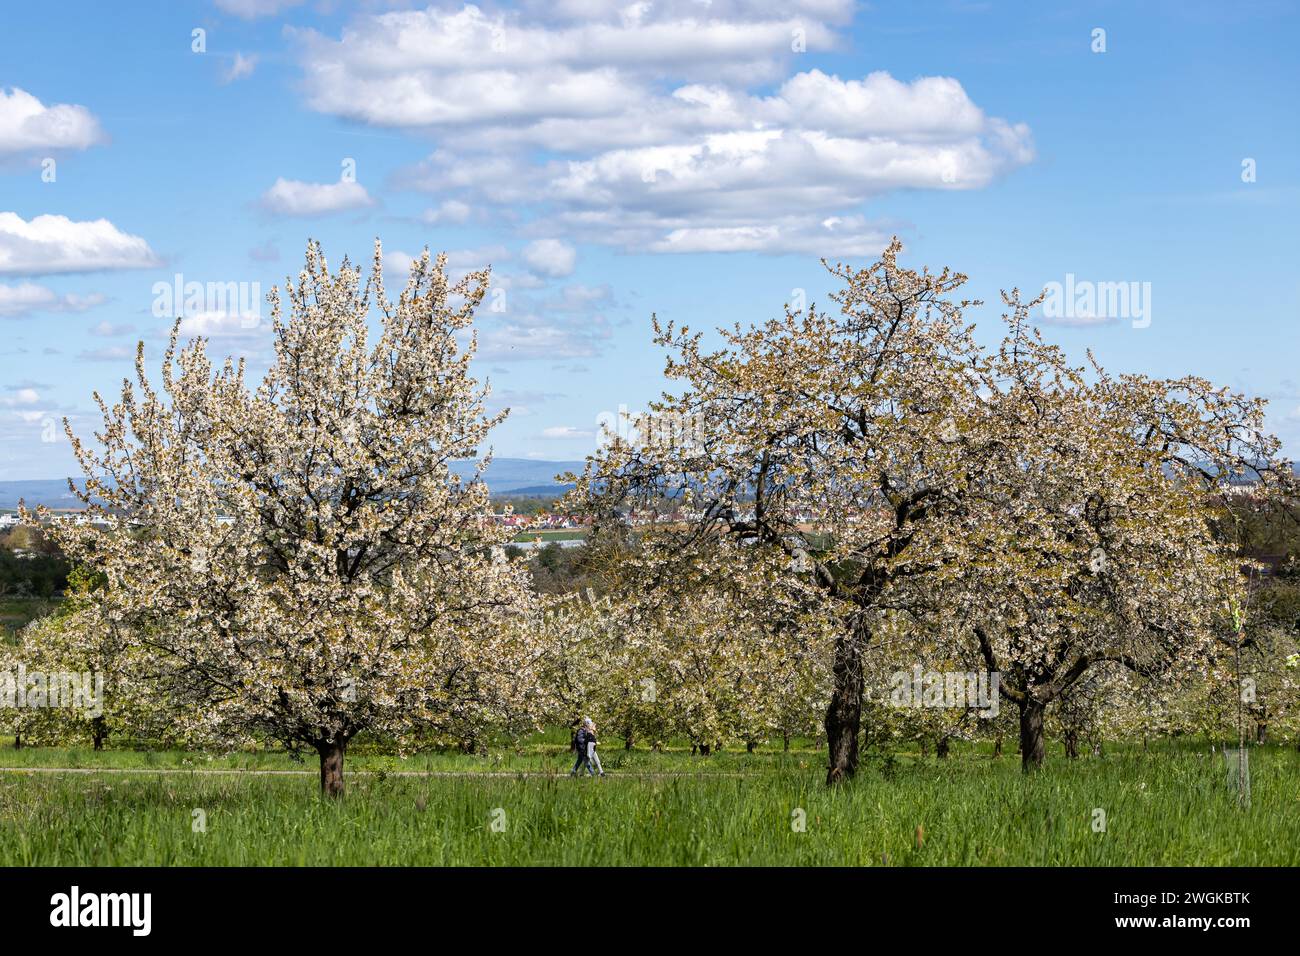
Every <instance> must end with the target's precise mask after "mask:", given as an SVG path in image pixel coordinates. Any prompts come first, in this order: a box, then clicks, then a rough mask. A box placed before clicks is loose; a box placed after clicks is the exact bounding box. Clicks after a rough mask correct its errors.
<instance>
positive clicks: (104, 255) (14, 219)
mask: <svg viewBox="0 0 1300 956" xmlns="http://www.w3.org/2000/svg"><path fill="white" fill-rule="evenodd" d="M159 264H160V261H159V259H158V257H157V256H156V255H155V254H154V252H153V250H152V249H150V248H149V244H148V243H147V242H145V241H144V240H143V239H141V238H140V237H139V236H132V235H129V234H128V233H124V232H122V231H121V230H119V229H118V228H117V227H116V226H114V225H113V224H112V223H111V222H109V221H108V220H107V219H95V220H93V221H86V222H74V221H73V220H71V219H69V218H67V217H66V216H51V215H44V216H36V217H35V218H34V219H32V220H31V222H27V221H25V220H24V219H23V218H22V217H21V216H19V215H18V214H17V213H13V212H0V275H48V274H52V273H56V272H96V271H99V270H102V269H144V268H149V267H152V266H157V265H159Z"/></svg>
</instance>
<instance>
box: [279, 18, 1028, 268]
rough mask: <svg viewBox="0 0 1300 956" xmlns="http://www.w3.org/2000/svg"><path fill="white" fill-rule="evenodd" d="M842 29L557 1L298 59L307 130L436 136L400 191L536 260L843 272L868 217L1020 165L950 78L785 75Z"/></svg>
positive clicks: (356, 34)
mask: <svg viewBox="0 0 1300 956" xmlns="http://www.w3.org/2000/svg"><path fill="white" fill-rule="evenodd" d="M579 7H581V8H582V9H583V11H584V12H583V13H579ZM588 7H590V10H589V11H587V8H588ZM850 17H851V4H849V3H847V2H840V0H810V2H803V3H799V2H795V3H791V4H784V5H781V7H780V8H778V7H777V6H776V5H773V4H768V3H762V2H756V0H750V2H746V0H714V2H713V3H711V4H709V5H708V7H707V10H705V8H703V7H702V6H701V5H700V4H698V3H694V2H688V0H666V2H657V3H654V4H650V3H633V4H631V5H627V4H616V3H604V2H600V0H596V2H594V3H591V4H585V3H584V4H578V5H576V6H575V5H574V4H573V3H570V2H567V0H566V2H561V3H559V4H558V5H556V4H544V3H540V2H536V3H526V4H525V5H524V8H523V9H522V10H520V11H517V12H513V13H487V12H484V11H482V10H480V9H479V8H477V7H473V6H465V7H464V8H463V9H460V10H439V9H434V8H429V9H427V10H419V11H398V12H392V13H385V14H381V15H376V16H364V17H358V18H357V19H355V20H353V21H352V22H351V23H350V24H349V25H348V26H347V27H345V28H344V29H343V30H342V32H341V34H340V35H339V36H338V37H337V38H333V37H327V36H324V35H322V34H320V33H317V32H314V31H300V32H299V33H298V37H299V40H300V43H301V45H300V49H301V51H302V55H301V63H302V69H303V72H304V81H305V82H304V88H305V90H306V95H307V99H308V103H309V105H311V106H312V107H313V108H315V109H317V110H320V111H322V112H326V113H330V114H333V115H337V116H343V117H347V118H349V119H352V120H357V121H360V122H364V123H369V124H372V125H377V126H386V127H399V128H411V129H417V130H424V131H433V132H435V133H436V134H438V135H439V142H440V146H439V148H438V149H437V150H435V151H434V152H433V153H432V154H431V155H430V156H428V157H427V158H426V159H425V160H423V161H421V162H419V163H417V164H414V165H412V166H410V167H408V168H406V169H405V170H402V171H401V172H400V173H399V174H397V175H396V176H395V178H394V179H395V182H396V183H397V184H398V185H399V186H401V187H405V188H412V189H416V190H424V191H428V192H430V193H435V194H438V195H440V196H442V197H452V198H451V199H450V200H447V199H444V205H445V204H446V202H448V201H458V202H462V203H466V204H473V205H476V206H477V205H495V206H511V207H517V206H519V205H525V206H529V205H531V206H533V207H535V209H536V211H537V217H536V218H535V219H534V221H533V222H532V224H531V226H530V228H531V229H532V230H533V232H532V234H533V235H539V234H541V235H547V236H549V237H550V239H549V240H543V241H562V240H564V239H570V240H576V239H582V240H583V241H595V242H601V243H606V244H610V245H616V246H621V247H624V248H628V249H635V250H642V251H652V252H678V251H682V252H701V251H717V252H728V251H750V252H754V251H757V252H772V253H777V252H797V253H808V254H814V255H827V256H846V255H866V254H874V253H876V252H879V250H880V248H881V246H882V245H883V244H884V241H885V237H886V236H887V234H888V232H889V230H887V229H886V228H884V224H881V223H875V224H873V223H871V222H869V221H868V220H867V219H866V217H865V213H864V209H863V207H864V206H865V204H866V203H868V202H869V201H870V200H872V199H874V198H876V197H879V196H881V195H884V194H886V193H888V192H890V191H893V190H899V189H935V190H968V189H980V188H983V187H985V186H987V185H988V184H989V183H991V182H992V181H993V180H994V179H995V178H997V177H998V176H1001V175H1004V174H1006V173H1008V172H1010V171H1012V170H1014V169H1016V168H1017V167H1019V166H1022V165H1024V164H1026V163H1028V162H1030V161H1031V160H1032V158H1033V155H1034V151H1033V142H1032V137H1031V135H1030V131H1029V129H1028V127H1027V126H1025V125H1024V124H1023V123H1014V122H1008V121H1006V120H1003V119H1001V118H998V117H995V116H990V115H988V114H987V113H986V112H985V111H984V110H983V109H982V108H981V107H980V106H978V105H977V104H976V103H975V102H973V101H972V100H971V99H970V97H969V96H968V94H967V93H966V91H965V89H964V88H963V87H962V85H961V83H960V82H959V81H958V80H957V79H955V78H952V77H946V76H923V77H919V78H916V79H913V80H910V81H904V80H899V79H896V78H895V77H893V76H891V75H890V74H888V73H886V72H880V71H878V72H874V73H870V74H868V75H866V76H859V77H854V76H850V77H840V76H836V75H833V74H829V73H826V72H823V71H821V70H818V69H807V70H803V71H799V72H793V73H790V69H791V67H792V65H793V64H794V63H796V62H797V58H795V57H794V56H793V55H792V50H793V49H797V48H798V46H799V45H800V44H802V45H803V46H805V47H806V49H808V50H810V51H817V50H826V49H829V48H830V47H832V46H833V45H834V44H835V43H836V40H837V36H838V27H839V26H840V25H842V24H844V23H845V22H847V21H848V20H849V19H850ZM827 223H830V225H827Z"/></svg>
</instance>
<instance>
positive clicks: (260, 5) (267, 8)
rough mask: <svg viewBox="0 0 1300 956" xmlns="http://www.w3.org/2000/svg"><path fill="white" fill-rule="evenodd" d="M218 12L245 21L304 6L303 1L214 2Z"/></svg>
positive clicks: (218, 0) (239, 0) (230, 0)
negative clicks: (220, 11)
mask: <svg viewBox="0 0 1300 956" xmlns="http://www.w3.org/2000/svg"><path fill="white" fill-rule="evenodd" d="M214 2H215V3H216V5H217V9H218V10H222V11H224V12H226V13H230V14H233V15H234V16H237V17H240V18H241V19H244V20H255V19H257V18H258V17H273V16H275V15H276V14H279V13H283V12H284V11H285V10H289V9H291V8H293V7H296V6H299V5H301V4H302V2H303V0H214Z"/></svg>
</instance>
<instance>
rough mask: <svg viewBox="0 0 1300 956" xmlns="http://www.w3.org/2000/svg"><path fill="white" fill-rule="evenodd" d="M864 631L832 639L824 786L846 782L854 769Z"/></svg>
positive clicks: (859, 727)
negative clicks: (831, 682) (827, 762)
mask: <svg viewBox="0 0 1300 956" xmlns="http://www.w3.org/2000/svg"><path fill="white" fill-rule="evenodd" d="M864 637H865V633H864V629H863V628H862V627H860V626H859V625H856V624H855V625H854V628H853V631H852V633H850V634H848V635H841V636H840V637H838V638H836V640H835V666H834V678H835V680H834V686H833V687H832V688H831V702H830V706H828V707H827V708H826V749H827V751H828V754H829V757H830V763H829V766H828V768H827V771H826V783H827V784H833V783H840V782H841V781H843V780H847V779H849V778H850V777H852V776H853V774H854V773H856V772H857V769H858V731H859V730H860V729H861V726H862V686H863V684H862V681H863V678H862V645H863V643H864V641H863V638H864Z"/></svg>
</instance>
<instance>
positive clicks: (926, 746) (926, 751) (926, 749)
mask: <svg viewBox="0 0 1300 956" xmlns="http://www.w3.org/2000/svg"><path fill="white" fill-rule="evenodd" d="M917 743H919V744H920V745H921V756H922V757H928V756H930V738H929V737H920V738H918V739H917Z"/></svg>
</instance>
